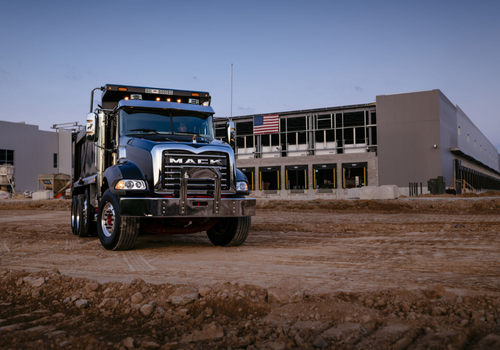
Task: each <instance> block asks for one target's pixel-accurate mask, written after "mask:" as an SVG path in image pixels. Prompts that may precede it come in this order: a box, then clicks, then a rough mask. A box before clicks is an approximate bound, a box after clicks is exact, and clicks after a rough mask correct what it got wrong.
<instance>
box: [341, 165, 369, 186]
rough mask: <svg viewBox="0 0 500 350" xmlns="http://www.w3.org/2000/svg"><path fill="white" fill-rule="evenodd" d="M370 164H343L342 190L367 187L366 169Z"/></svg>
mask: <svg viewBox="0 0 500 350" xmlns="http://www.w3.org/2000/svg"><path fill="white" fill-rule="evenodd" d="M367 166H368V163H366V162H363V163H343V164H342V188H354V187H363V186H367V185H368V183H367V173H366V168H367Z"/></svg>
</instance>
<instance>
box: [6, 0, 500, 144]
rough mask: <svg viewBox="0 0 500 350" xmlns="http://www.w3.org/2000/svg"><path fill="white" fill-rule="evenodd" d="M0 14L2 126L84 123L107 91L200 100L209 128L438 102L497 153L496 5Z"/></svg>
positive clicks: (52, 8) (64, 5)
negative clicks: (414, 96)
mask: <svg viewBox="0 0 500 350" xmlns="http://www.w3.org/2000/svg"><path fill="white" fill-rule="evenodd" d="M0 9H1V10H0V107H1V108H0V120H4V121H12V122H26V123H28V124H34V125H38V126H39V127H40V129H41V130H50V127H51V126H52V125H53V124H63V123H70V122H76V121H77V122H79V123H80V124H84V123H85V117H86V114H87V113H88V112H89V110H90V91H91V90H92V89H93V88H95V87H100V86H103V85H105V84H123V85H133V86H147V87H156V88H168V89H184V90H200V91H208V92H210V94H211V96H212V107H213V108H214V110H215V111H216V116H218V117H225V116H230V115H233V116H239V115H249V114H261V113H273V112H281V111H293V110H301V109H311V108H322V107H336V106H345V105H351V104H364V103H371V102H375V100H376V96H377V95H388V94H397V93H405V92H415V91H425V90H433V89H440V90H441V91H442V92H443V93H444V94H445V95H446V96H447V97H448V98H449V99H450V101H451V102H452V103H453V104H455V105H458V106H459V107H460V108H461V109H462V110H463V111H464V112H465V113H466V114H467V115H468V117H469V118H470V119H471V120H472V121H473V122H474V123H475V125H476V126H477V127H478V128H479V129H480V130H481V131H482V132H483V134H484V135H485V136H486V137H487V138H488V139H489V140H490V141H491V142H492V143H493V144H494V145H496V147H497V148H498V149H499V150H500V133H499V131H500V115H499V114H500V109H499V108H498V106H497V102H498V100H499V97H500V65H499V62H500V20H499V18H500V2H499V1H484V0H478V1H470V0H467V1H463V0H445V1H439V0H432V1H427V0H421V1H401V0H398V1H383V0H381V1H359V0H349V1H347V0H342V1H341V0H308V1H296V0H288V1H273V0H265V1H262V0H252V1H238V0H233V1H226V0H221V1H208V0H204V1H199V0H192V1H171V0H163V1H148V0H143V1H129V0H120V1H114V0H100V1H94V0H86V1H67V0H64V1H52V0H46V1H39V0H36V1H34V0H31V1H25V0H16V1H2V2H1V3H0ZM231 64H233V76H232V80H233V93H232V96H233V98H232V108H231Z"/></svg>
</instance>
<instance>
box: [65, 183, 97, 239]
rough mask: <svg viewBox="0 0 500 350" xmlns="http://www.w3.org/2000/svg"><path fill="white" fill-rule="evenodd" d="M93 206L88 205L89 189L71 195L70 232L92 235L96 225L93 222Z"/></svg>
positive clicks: (86, 235) (85, 235) (82, 235)
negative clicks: (82, 192)
mask: <svg viewBox="0 0 500 350" xmlns="http://www.w3.org/2000/svg"><path fill="white" fill-rule="evenodd" d="M93 215H94V207H93V206H92V205H90V201H89V191H88V190H85V193H84V194H79V195H77V196H73V199H72V201H71V232H72V233H73V234H74V235H76V236H79V237H89V236H94V235H95V233H96V225H95V223H94V222H93Z"/></svg>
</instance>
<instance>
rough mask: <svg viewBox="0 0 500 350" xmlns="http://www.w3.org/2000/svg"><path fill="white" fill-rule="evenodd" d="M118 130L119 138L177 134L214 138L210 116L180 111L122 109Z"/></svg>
mask: <svg viewBox="0 0 500 350" xmlns="http://www.w3.org/2000/svg"><path fill="white" fill-rule="evenodd" d="M119 130H120V136H123V135H137V134H141V135H145V134H163V135H164V134H169V135H172V134H179V135H200V136H204V137H209V138H214V130H213V119H212V115H211V114H207V113H199V112H193V111H182V110H175V111H172V110H153V109H145V108H124V109H121V110H120V112H119Z"/></svg>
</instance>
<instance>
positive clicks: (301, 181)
mask: <svg viewBox="0 0 500 350" xmlns="http://www.w3.org/2000/svg"><path fill="white" fill-rule="evenodd" d="M285 172H286V174H285V177H286V182H285V184H286V189H287V190H306V189H307V165H288V166H285Z"/></svg>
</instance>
